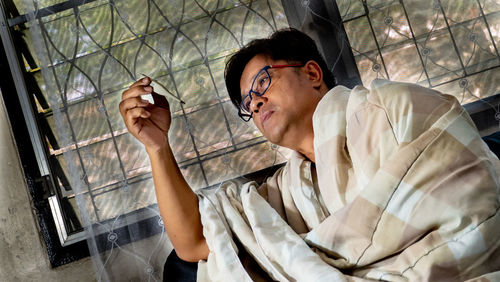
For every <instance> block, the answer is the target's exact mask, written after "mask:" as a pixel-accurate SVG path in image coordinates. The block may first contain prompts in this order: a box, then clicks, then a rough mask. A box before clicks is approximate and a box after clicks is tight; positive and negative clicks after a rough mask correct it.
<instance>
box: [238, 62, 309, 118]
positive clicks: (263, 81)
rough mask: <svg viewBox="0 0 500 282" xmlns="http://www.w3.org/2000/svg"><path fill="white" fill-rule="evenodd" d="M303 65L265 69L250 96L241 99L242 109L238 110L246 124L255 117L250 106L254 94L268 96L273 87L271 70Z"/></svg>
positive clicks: (256, 78) (260, 73) (261, 71)
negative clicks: (267, 92) (269, 89)
mask: <svg viewBox="0 0 500 282" xmlns="http://www.w3.org/2000/svg"><path fill="white" fill-rule="evenodd" d="M302 66H303V64H289V65H269V66H265V67H263V68H262V69H261V70H260V71H259V72H258V73H257V75H256V76H255V77H254V79H253V81H252V87H251V88H250V91H248V94H246V95H245V96H243V98H242V99H241V103H240V107H239V108H238V115H239V116H240V118H241V119H243V120H244V121H245V122H248V121H249V120H250V119H251V118H252V115H253V112H251V111H250V104H251V103H252V94H255V95H257V96H259V97H260V96H263V95H264V94H266V91H267V89H268V88H269V86H270V85H271V76H270V75H269V69H281V68H287V67H302Z"/></svg>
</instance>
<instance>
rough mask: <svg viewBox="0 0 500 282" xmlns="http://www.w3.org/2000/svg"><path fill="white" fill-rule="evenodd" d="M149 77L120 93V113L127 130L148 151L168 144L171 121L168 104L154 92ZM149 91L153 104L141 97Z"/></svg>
mask: <svg viewBox="0 0 500 282" xmlns="http://www.w3.org/2000/svg"><path fill="white" fill-rule="evenodd" d="M150 83H151V79H150V78H149V77H145V78H142V79H140V80H138V81H136V82H135V83H134V84H132V85H131V86H130V87H129V88H128V89H127V90H125V91H124V92H123V93H122V101H121V102H120V106H119V107H120V114H121V115H122V118H123V121H124V122H125V125H126V126H127V129H128V131H129V132H130V133H131V134H132V135H134V136H135V138H137V139H138V140H139V141H140V142H141V143H142V144H144V146H145V147H146V149H147V150H148V151H150V150H154V151H156V150H159V149H160V148H162V147H164V146H167V145H168V135H167V134H168V129H169V128H170V123H171V113H170V109H169V104H168V102H167V99H166V98H165V97H164V96H161V95H158V94H156V93H154V89H153V87H152V86H151V85H150ZM149 93H151V94H152V96H153V99H154V102H155V104H151V103H149V102H148V101H146V100H143V99H142V98H141V95H145V94H149Z"/></svg>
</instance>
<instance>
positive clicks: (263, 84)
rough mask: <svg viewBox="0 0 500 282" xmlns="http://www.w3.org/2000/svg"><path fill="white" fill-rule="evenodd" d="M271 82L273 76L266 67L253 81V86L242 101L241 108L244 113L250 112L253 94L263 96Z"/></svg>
mask: <svg viewBox="0 0 500 282" xmlns="http://www.w3.org/2000/svg"><path fill="white" fill-rule="evenodd" d="M270 83H271V78H270V77H269V73H268V72H267V70H266V69H263V70H260V71H259V73H258V74H257V76H255V79H254V81H253V83H252V88H251V90H250V93H249V94H248V95H245V97H243V100H242V101H241V109H242V110H243V112H244V113H250V103H251V102H252V97H251V96H252V95H253V94H255V95H257V96H262V95H264V93H266V90H267V88H269V84H270Z"/></svg>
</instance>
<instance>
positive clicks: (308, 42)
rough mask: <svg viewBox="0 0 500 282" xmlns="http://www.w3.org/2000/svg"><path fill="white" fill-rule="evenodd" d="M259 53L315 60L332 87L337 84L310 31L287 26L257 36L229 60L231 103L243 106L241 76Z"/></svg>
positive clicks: (289, 59) (296, 60) (227, 75)
mask: <svg viewBox="0 0 500 282" xmlns="http://www.w3.org/2000/svg"><path fill="white" fill-rule="evenodd" d="M256 55H264V56H268V57H269V58H270V59H272V60H274V61H278V60H285V61H287V62H289V63H302V64H305V63H307V62H308V61H309V60H313V61H315V62H316V63H318V65H319V66H320V67H321V70H322V72H323V81H324V82H325V84H326V86H327V87H328V89H331V88H333V87H334V86H335V78H334V77H333V74H332V72H331V71H330V70H329V69H328V66H327V65H326V62H325V60H324V59H323V56H321V54H320V53H319V50H318V47H317V46H316V43H315V42H314V40H313V39H312V38H311V37H309V36H308V35H307V34H305V33H303V32H301V31H299V30H297V29H294V28H285V29H281V30H278V31H276V32H274V33H273V34H271V36H270V37H269V38H263V39H255V40H252V41H250V42H249V43H248V44H247V45H245V46H244V47H243V48H241V49H240V50H239V51H238V52H236V53H234V54H233V55H232V56H231V58H230V59H229V61H228V62H227V63H226V69H225V73H224V78H225V80H226V88H227V91H228V93H229V97H230V98H231V102H233V104H234V105H235V106H236V108H239V105H240V103H241V89H240V79H241V74H242V73H243V70H244V69H245V66H246V65H247V63H248V62H249V61H250V60H251V59H252V58H253V57H255V56H256Z"/></svg>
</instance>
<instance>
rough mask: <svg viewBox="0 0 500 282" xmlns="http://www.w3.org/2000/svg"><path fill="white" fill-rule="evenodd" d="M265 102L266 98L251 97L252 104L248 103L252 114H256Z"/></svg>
mask: <svg viewBox="0 0 500 282" xmlns="http://www.w3.org/2000/svg"><path fill="white" fill-rule="evenodd" d="M266 102H267V98H266V97H265V96H257V95H254V96H253V97H252V102H251V103H250V111H251V112H254V113H258V112H259V110H260V108H261V107H262V106H263V105H264V103H266Z"/></svg>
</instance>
